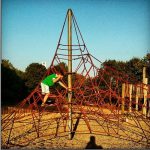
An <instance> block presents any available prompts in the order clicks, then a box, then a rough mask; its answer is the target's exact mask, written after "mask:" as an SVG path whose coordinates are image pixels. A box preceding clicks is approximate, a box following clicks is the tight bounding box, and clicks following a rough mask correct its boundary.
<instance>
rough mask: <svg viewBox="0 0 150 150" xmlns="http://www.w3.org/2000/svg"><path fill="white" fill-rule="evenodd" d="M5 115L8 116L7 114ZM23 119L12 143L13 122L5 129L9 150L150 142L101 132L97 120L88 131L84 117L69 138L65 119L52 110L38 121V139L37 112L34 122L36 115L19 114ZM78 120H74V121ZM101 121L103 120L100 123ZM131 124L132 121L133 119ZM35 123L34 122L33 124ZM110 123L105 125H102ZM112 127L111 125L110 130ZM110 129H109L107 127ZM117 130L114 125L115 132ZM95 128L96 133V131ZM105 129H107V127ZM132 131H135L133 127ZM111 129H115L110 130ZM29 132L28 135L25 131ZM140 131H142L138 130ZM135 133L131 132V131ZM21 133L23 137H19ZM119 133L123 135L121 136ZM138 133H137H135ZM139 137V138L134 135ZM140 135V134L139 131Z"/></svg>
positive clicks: (17, 124) (16, 125)
mask: <svg viewBox="0 0 150 150" xmlns="http://www.w3.org/2000/svg"><path fill="white" fill-rule="evenodd" d="M5 116H6V115H5ZM5 116H4V115H3V116H2V118H3V117H5ZM19 117H20V118H21V119H19V120H17V121H15V123H14V125H13V130H12V132H11V136H10V143H11V144H8V145H7V144H6V142H7V140H8V136H9V133H10V132H9V129H10V128H11V127H12V126H11V124H10V125H9V126H8V127H7V128H6V129H5V130H4V131H2V148H10V149H85V148H89V149H93V148H99V149H102V148H103V149H145V148H149V149H150V147H148V146H147V145H143V144H142V143H137V142H133V141H130V140H129V139H128V140H127V139H126V140H124V139H121V136H120V135H121V134H122V133H120V135H119V134H118V135H117V137H118V138H115V137H113V134H110V135H105V134H103V133H101V134H100V131H102V130H103V128H102V127H101V128H100V127H99V126H98V125H97V124H96V123H95V121H93V120H91V121H89V123H90V126H91V128H92V133H94V134H92V133H90V132H89V130H88V127H87V124H86V123H85V121H83V120H82V119H81V120H80V121H79V123H78V126H77V129H76V133H75V134H74V137H73V139H72V140H69V134H68V133H69V132H68V130H69V129H68V127H66V130H65V131H66V132H64V122H63V120H59V117H60V114H58V113H51V114H45V115H43V116H42V117H41V122H40V124H39V137H38V138H37V132H36V131H35V129H36V127H37V125H38V124H37V120H36V119H37V116H36V114H35V122H33V118H32V117H33V116H31V115H28V114H26V116H19ZM76 122H77V120H75V121H74V122H73V124H74V125H75V123H76ZM101 123H102V122H101ZM130 123H131V122H130ZM34 124H35V125H34ZM105 125H106V126H107V124H104V122H103V126H105ZM111 128H112V127H111V126H110V129H111ZM107 129H108V128H107ZM115 130H116V129H115V128H114V131H115ZM93 131H94V132H93ZM104 131H105V129H104ZM131 131H132V130H131ZM110 132H112V131H110ZM25 133H26V134H25ZM139 133H140V132H139ZM131 134H132V133H131ZM20 135H21V136H20ZM119 136H120V138H119ZM134 136H136V135H134ZM135 138H136V137H135ZM137 138H140V137H138V134H137ZM12 144H14V145H12Z"/></svg>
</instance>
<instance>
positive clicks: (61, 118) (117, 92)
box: [2, 9, 150, 147]
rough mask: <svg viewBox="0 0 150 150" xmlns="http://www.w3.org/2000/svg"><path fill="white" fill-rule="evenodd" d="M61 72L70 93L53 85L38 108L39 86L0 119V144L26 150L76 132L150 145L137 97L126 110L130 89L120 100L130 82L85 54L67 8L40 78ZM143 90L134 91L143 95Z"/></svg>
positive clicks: (84, 46) (147, 130)
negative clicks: (41, 140) (41, 141)
mask: <svg viewBox="0 0 150 150" xmlns="http://www.w3.org/2000/svg"><path fill="white" fill-rule="evenodd" d="M67 23H68V24H67ZM60 72H61V73H62V74H63V75H64V78H63V79H61V82H62V83H64V84H65V85H67V86H68V88H69V90H68V91H67V90H65V89H63V88H60V87H59V86H57V85H56V87H55V88H52V89H51V90H50V91H51V94H50V97H49V99H50V101H51V103H48V102H47V105H45V106H44V107H41V103H42V100H43V95H42V92H41V87H40V83H39V84H38V86H37V87H36V88H35V89H34V90H33V91H32V93H30V95H29V96H28V97H27V98H25V99H24V100H23V101H22V102H21V103H19V104H18V106H16V108H15V109H14V110H12V111H11V112H10V113H9V114H4V115H3V116H2V145H6V146H7V147H13V146H27V145H28V144H29V143H31V142H32V141H34V140H35V139H37V138H41V137H42V138H44V137H47V136H53V137H57V136H61V135H69V139H73V137H74V136H75V134H78V133H82V134H86V133H92V134H99V135H109V136H112V137H116V138H120V139H125V140H129V141H132V142H135V143H139V144H143V145H149V144H150V130H149V129H150V121H149V119H148V118H147V117H146V116H145V114H143V112H142V110H141V109H140V108H142V107H143V105H144V106H145V104H143V102H142V101H139V102H138V109H137V107H135V105H136V98H135V97H132V105H130V104H131V97H130V90H128V94H126V96H123V95H124V91H123V89H125V86H124V85H129V84H130V82H129V80H128V79H129V77H128V76H127V75H125V74H122V73H120V72H118V71H116V70H115V69H113V68H111V67H108V66H104V65H103V63H102V62H100V61H99V60H98V59H96V58H95V57H94V56H92V55H91V54H90V53H89V51H88V49H87V47H86V45H85V42H84V40H83V37H82V34H81V31H80V29H79V26H78V24H77V21H76V18H75V16H74V14H73V12H72V10H70V9H69V10H68V12H67V14H66V17H65V21H64V24H63V27H62V31H61V34H60V38H59V41H58V44H57V48H56V51H55V54H54V57H53V60H52V63H51V65H50V67H49V68H48V69H47V72H46V73H45V76H44V77H46V76H48V75H50V74H52V73H60ZM44 77H43V78H44ZM135 82H136V80H135ZM144 85H145V84H144ZM144 85H143V84H141V86H139V85H134V86H135V89H136V88H141V89H143V90H144V89H145V86H144ZM129 108H130V109H129ZM145 109H147V106H145ZM27 110H28V111H27ZM129 110H130V111H129ZM81 126H82V128H80V127H81Z"/></svg>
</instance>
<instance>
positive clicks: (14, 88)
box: [1, 60, 26, 105]
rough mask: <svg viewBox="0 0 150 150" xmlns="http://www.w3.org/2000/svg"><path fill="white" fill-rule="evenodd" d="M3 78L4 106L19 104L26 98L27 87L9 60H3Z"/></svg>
mask: <svg viewBox="0 0 150 150" xmlns="http://www.w3.org/2000/svg"><path fill="white" fill-rule="evenodd" d="M1 76H2V78H1V79H2V85H1V87H2V101H1V102H2V105H13V104H17V103H18V102H20V101H21V100H22V99H23V98H24V97H25V94H26V87H25V85H24V81H23V79H22V78H21V77H20V76H18V75H17V73H16V70H15V68H14V67H13V65H12V64H11V63H10V62H9V60H2V64H1Z"/></svg>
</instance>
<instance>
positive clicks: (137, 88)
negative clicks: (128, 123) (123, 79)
mask: <svg viewBox="0 0 150 150" xmlns="http://www.w3.org/2000/svg"><path fill="white" fill-rule="evenodd" d="M139 91H140V89H139V87H138V85H137V86H136V96H135V100H136V106H135V110H136V111H138V103H139V94H140V93H139Z"/></svg>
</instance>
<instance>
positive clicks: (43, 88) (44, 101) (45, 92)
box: [41, 83, 50, 106]
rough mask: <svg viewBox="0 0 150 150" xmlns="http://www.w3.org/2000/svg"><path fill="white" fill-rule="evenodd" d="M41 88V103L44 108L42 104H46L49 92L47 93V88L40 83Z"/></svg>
mask: <svg viewBox="0 0 150 150" xmlns="http://www.w3.org/2000/svg"><path fill="white" fill-rule="evenodd" d="M41 87H42V93H43V94H45V96H44V99H43V102H42V106H44V104H45V103H46V101H47V99H48V97H49V95H50V91H49V86H47V85H45V84H43V83H41Z"/></svg>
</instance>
